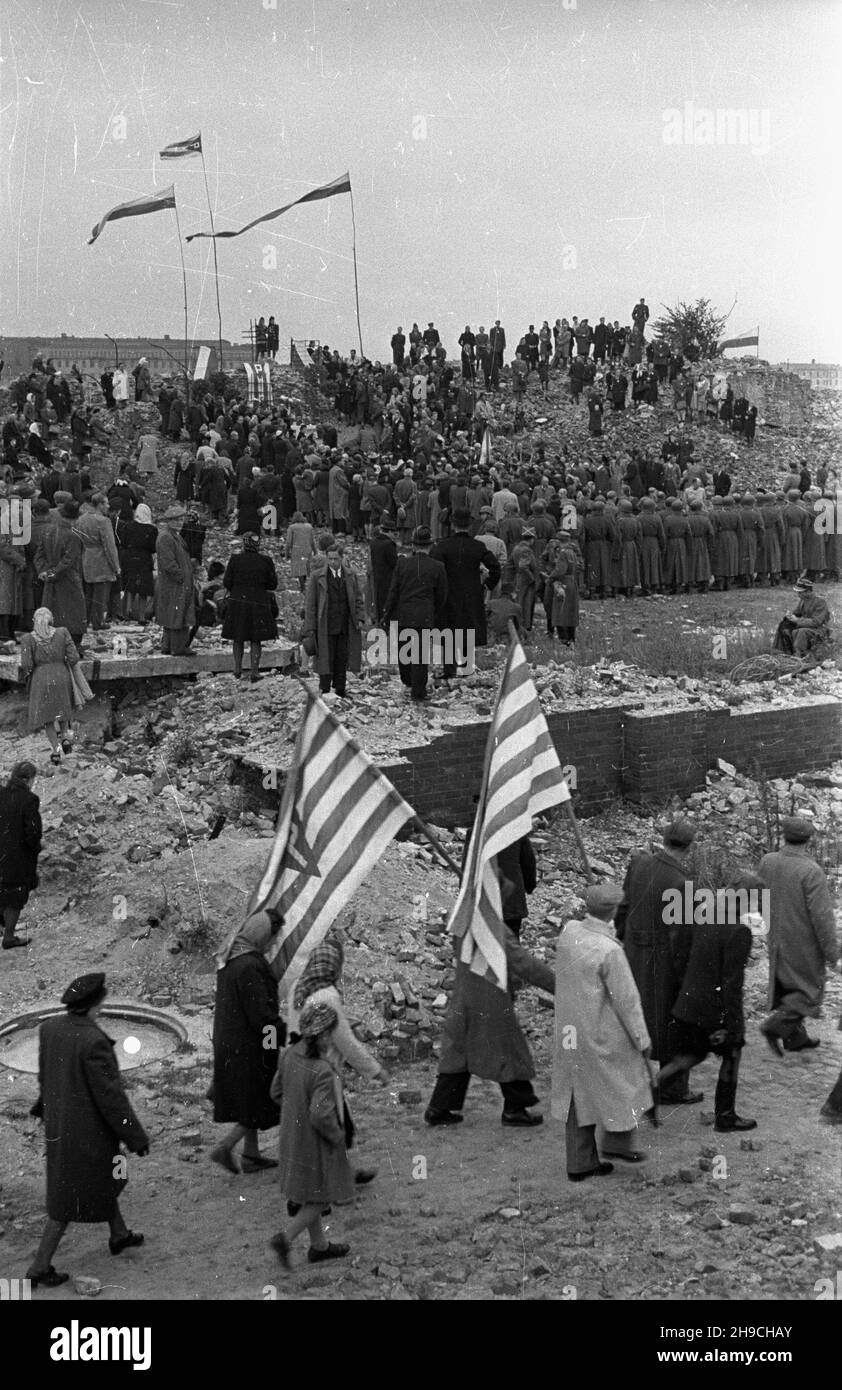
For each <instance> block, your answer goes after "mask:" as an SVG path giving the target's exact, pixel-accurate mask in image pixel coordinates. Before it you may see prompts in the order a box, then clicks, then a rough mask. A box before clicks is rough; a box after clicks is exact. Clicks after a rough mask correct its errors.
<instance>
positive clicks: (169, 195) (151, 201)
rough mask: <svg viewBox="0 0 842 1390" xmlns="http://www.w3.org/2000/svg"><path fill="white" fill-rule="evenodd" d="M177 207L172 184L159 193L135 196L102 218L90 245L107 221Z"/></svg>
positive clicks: (90, 244)
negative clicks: (142, 196) (143, 196)
mask: <svg viewBox="0 0 842 1390" xmlns="http://www.w3.org/2000/svg"><path fill="white" fill-rule="evenodd" d="M174 207H175V185H174V184H170V186H169V188H162V189H161V191H160V192H159V193H150V194H148V196H147V197H145V198H135V199H134V201H133V202H131V203H118V205H117V207H116V208H112V209H111V211H110V212H107V213H106V214H105V216H104V217H102V218H100V220H99V222H97V224H96V226H95V227H94V229H93V231H92V232H91V235H90V238H89V240H88V245H89V246H93V244H94V242H95V241H96V239H97V237H98V236H99V234H100V232H101V231H102V229H103V227H104V226H105V224H106V223H107V222H117V221H119V219H120V218H122V217H142V216H143V214H144V213H147V212H162V211H163V210H164V208H174Z"/></svg>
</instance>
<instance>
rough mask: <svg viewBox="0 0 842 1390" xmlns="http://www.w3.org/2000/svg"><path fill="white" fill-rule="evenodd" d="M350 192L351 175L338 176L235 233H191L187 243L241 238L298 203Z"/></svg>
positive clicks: (265, 214) (317, 200)
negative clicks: (197, 240) (211, 239)
mask: <svg viewBox="0 0 842 1390" xmlns="http://www.w3.org/2000/svg"><path fill="white" fill-rule="evenodd" d="M350 192H351V175H350V174H340V175H339V178H338V179H332V180H331V182H330V183H323V184H322V185H321V186H320V187H319V188H311V189H310V191H309V193H302V195H301V197H300V198H296V199H295V201H294V202H292V203H284V206H283V207H282V208H275V209H274V211H273V212H264V214H263V216H262V217H255V218H254V220H253V221H252V222H247V223H246V225H245V226H244V227H240V228H239V229H238V230H237V231H236V232H191V234H190V236H189V237H186V238H185V239H186V240H187V241H195V240H196V237H216V239H217V241H220V240H221V239H222V238H223V237H235V236H242V235H243V232H250V231H251V229H252V227H259V226H260V223H261V222H273V221H274V220H275V218H276V217H282V216H283V214H284V213H285V212H289V210H290V208H297V207H298V205H299V204H300V203H318V202H321V200H322V199H323V198H335V197H336V195H337V193H350Z"/></svg>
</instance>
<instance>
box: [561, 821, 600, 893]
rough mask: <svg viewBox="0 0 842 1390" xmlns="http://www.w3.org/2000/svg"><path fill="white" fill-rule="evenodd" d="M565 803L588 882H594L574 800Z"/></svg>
mask: <svg viewBox="0 0 842 1390" xmlns="http://www.w3.org/2000/svg"><path fill="white" fill-rule="evenodd" d="M563 805H564V809H565V811H566V813H567V818H568V820H569V821H570V825H571V827H572V830H573V834H574V835H575V837H576V844H577V845H578V846H579V853H580V854H581V856H582V863H583V864H584V866H585V878H586V879H587V880H588V883H593V882H594V876H593V869H592V868H591V866H590V861H589V860H588V852H587V850H586V849H585V842H584V840H583V839H582V832H581V830H580V829H579V822H578V821H577V819H576V812H575V811H574V810H573V802H572V801H565V802H564V803H563Z"/></svg>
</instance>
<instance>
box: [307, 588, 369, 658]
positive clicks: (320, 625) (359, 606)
mask: <svg viewBox="0 0 842 1390" xmlns="http://www.w3.org/2000/svg"><path fill="white" fill-rule="evenodd" d="M342 577H343V579H344V580H345V592H346V594H347V595H348V670H349V671H354V672H357V671H359V670H360V669H361V667H362V660H363V639H362V632H363V628H364V627H365V598H364V597H363V593H362V590H361V588H360V582H359V580H358V578H357V576H356V574H355V572H354V571H353V570H346V569H344V568H343V570H342ZM303 632H304V636H305V637H309V636H312V637H315V639H316V655H315V657H314V659H313V670H314V671H315V672H316V673H317V675H320V676H327V675H329V674H330V669H331V668H330V644H329V641H328V631H327V566H325V567H324V569H321V570H318V571H316V572H315V573H314V574H311V575H310V578H309V579H308V580H307V588H306V589H305V591H304V628H303Z"/></svg>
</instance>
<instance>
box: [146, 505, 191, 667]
mask: <svg viewBox="0 0 842 1390" xmlns="http://www.w3.org/2000/svg"><path fill="white" fill-rule="evenodd" d="M184 516H185V512H184V508H183V507H178V506H174V507H168V508H167V510H166V511H165V512H164V515H163V517H162V518H161V529H160V531H159V534H158V540H157V543H156V557H157V561H158V579H157V583H156V585H155V621H156V622H157V623H160V625H161V627H162V628H163V629H164V633H163V637H162V639H161V651H162V652H163V653H165V654H166V655H168V656H184V655H185V653H186V652H187V648H188V635H189V632H190V629H191V627H193V625H194V623H195V621H196V599H195V586H194V583H193V563H192V561H191V559H190V556H189V555H188V554H187V547H186V546H185V544H184V541H183V540H182V539H181V536H180V535H179V534H178V532H177V531H176V529H175V527H176V524H177V523H178V522H183V520H184Z"/></svg>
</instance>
